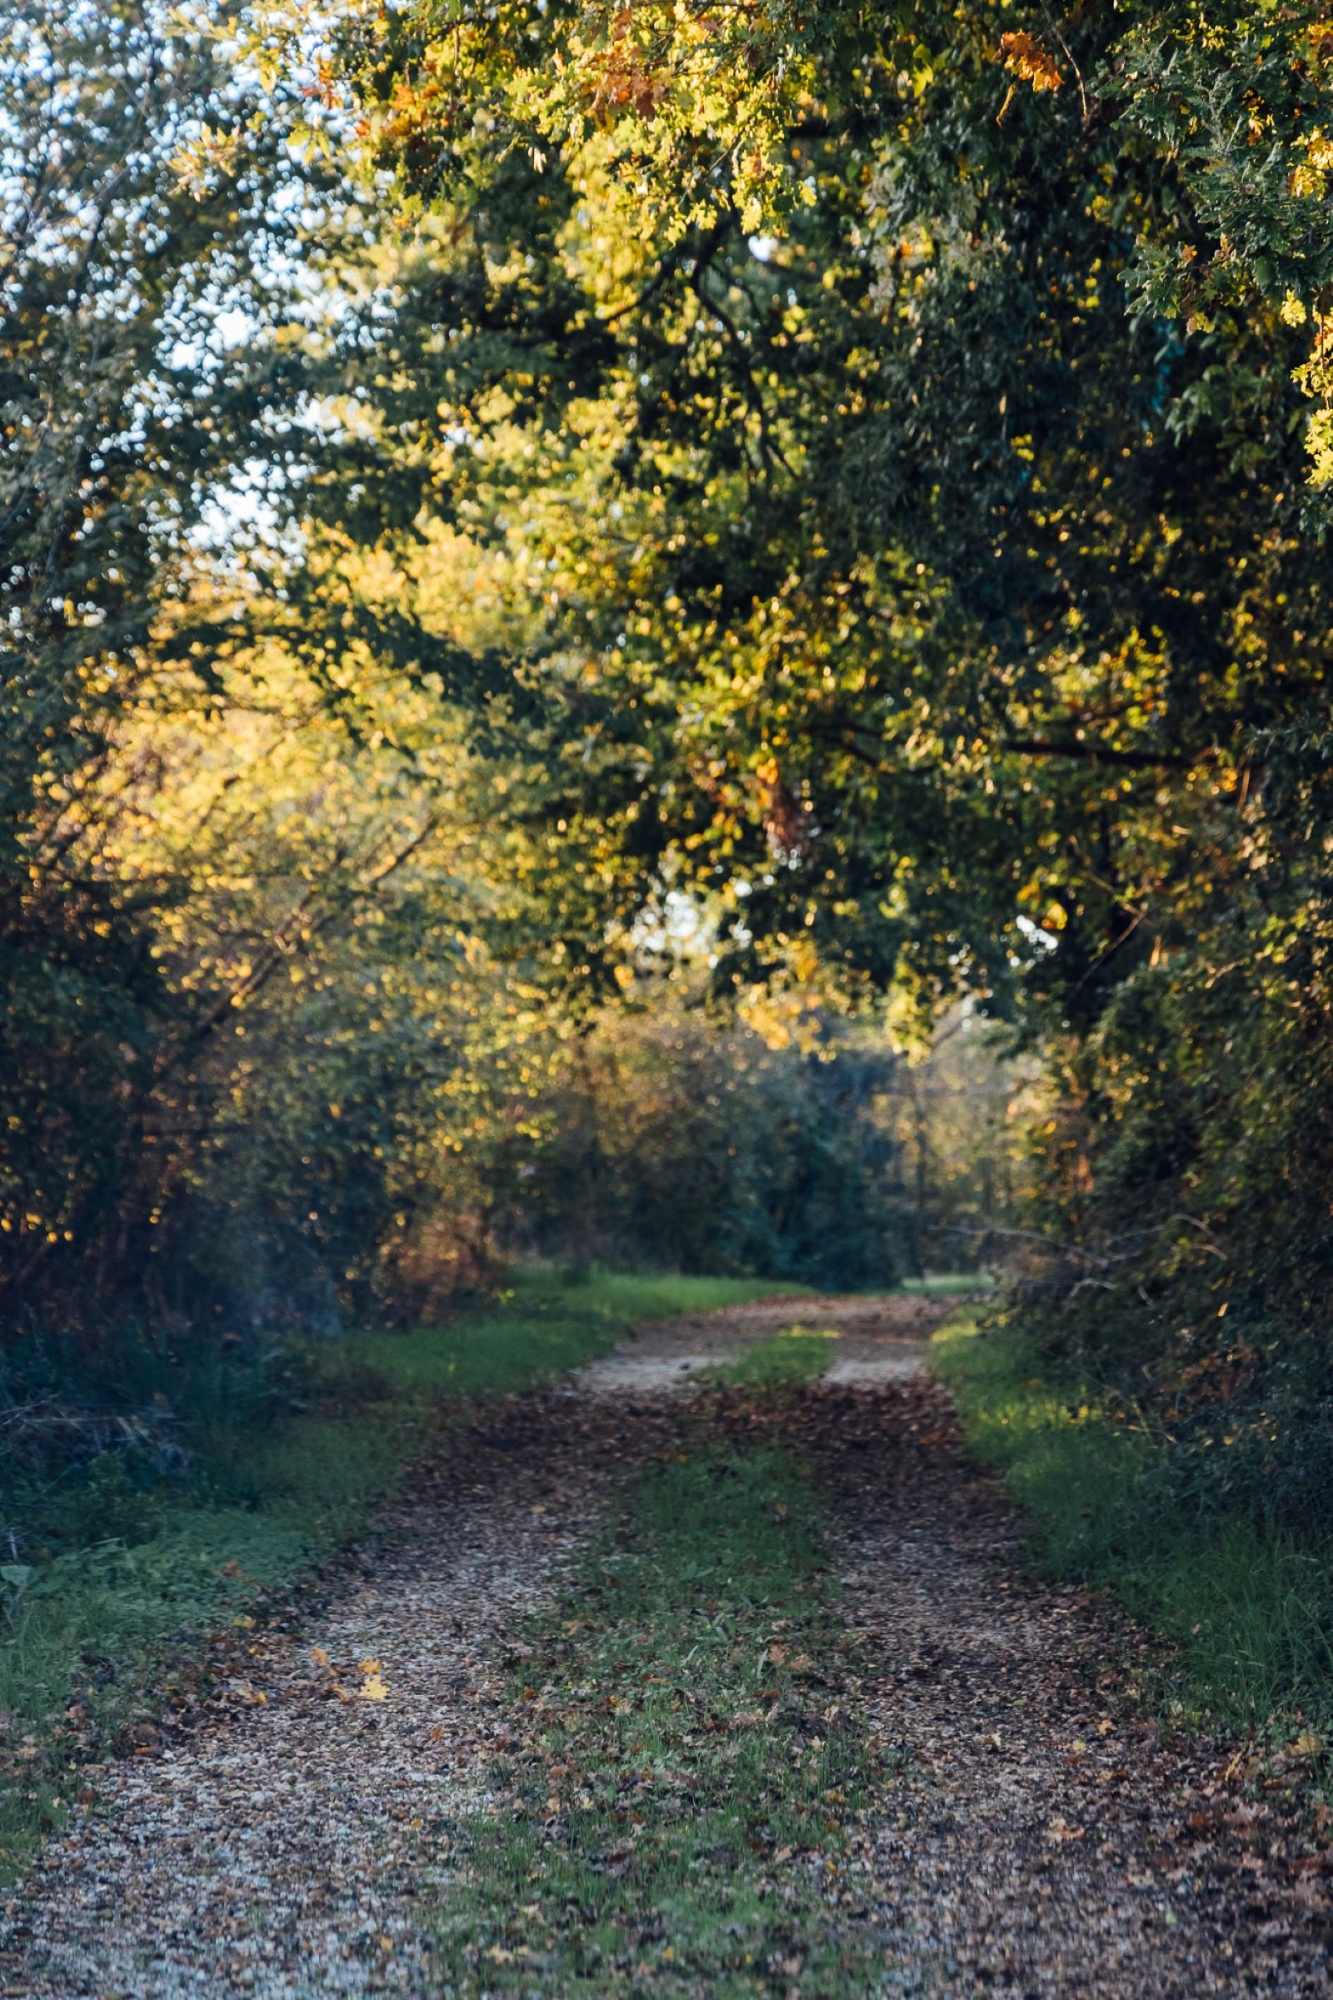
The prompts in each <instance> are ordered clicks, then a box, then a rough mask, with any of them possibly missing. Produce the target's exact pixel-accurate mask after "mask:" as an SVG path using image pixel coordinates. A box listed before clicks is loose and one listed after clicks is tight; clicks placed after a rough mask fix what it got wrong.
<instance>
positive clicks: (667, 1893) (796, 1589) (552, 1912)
mask: <svg viewBox="0 0 1333 2000" xmlns="http://www.w3.org/2000/svg"><path fill="white" fill-rule="evenodd" d="M527 1636H528V1639H529V1641H530V1643H531V1647H532V1651H531V1654H530V1655H529V1656H528V1657H527V1658H526V1659H525V1661H524V1663H523V1667H522V1678H521V1679H520V1680H517V1681H516V1682H515V1684H514V1687H513V1689H512V1718H513V1720H512V1728H511V1740H512V1741H513V1754H511V1755H508V1756H506V1757H504V1758H503V1759H501V1760H500V1761H499V1762H498V1763H497V1764H496V1766H495V1768H494V1770H493V1771H492V1773H491V1788H492V1789H491V1800H492V1803H491V1806H490V1809H489V1812H488V1813H487V1814H484V1815H482V1814H476V1815H472V1816H470V1817H468V1818H466V1819H463V1820H460V1821H459V1822H457V1823H456V1824H455V1826H454V1828H453V1843H454V1848H453V1851H454V1856H455V1861H456V1865H457V1870H458V1873H457V1880H456V1886H455V1890H454V1893H453V1894H452V1895H451V1898H450V1902H449V1907H448V1909H447V1910H446V1911H445V1912H444V1914H443V1915H442V1917H441V1923H440V1954H439V1967H440V1974H441V1977H442V1981H443V1984H444V1987H445V1990H446V1991H449V1992H452V1993H454V1994H456V1995H458V1996H469V2000H479V1996H481V1995H493V1996H499V1995H506V1994H515V1995H517V1994H521V1995H523V1996H524V2000H534V1996H547V1995H549V1996H551V2000H577V1996H580V1995H587V1996H589V2000H592V1996H596V2000H615V1996H617V1995H622V1994H625V1995H627V1994H630V1993H637V1992H640V1991H642V1990H643V1989H644V1987H645V1986H647V1985H649V1984H651V1989H652V1991H653V1992H654V1993H657V1994H660V1995H664V1996H684V1995H687V1994H688V1995H697V1994H700V1993H707V1994H709V1995H710V1996H716V2000H738V1996H740V1995H747V1996H752V1995H754V1994H757V1993H758V1994H772V1995H783V1996H787V1997H788V2000H797V1996H805V1995H810V1996H814V1995H824V1996H830V1995H834V1994H838V1995H844V1994H845V1995H849V1996H850V1995H853V1994H862V1993H867V1992H870V1991H871V1990H874V1989H875V1987H876V1985H877V1977H878V1971H879V1969H880V1968H882V1962H883V1943H882V1941H880V1942H878V1945H877V1933H876V1932H875V1930H874V1928H873V1926H871V1925H869V1924H867V1922H866V1921H865V1918H866V1912H865V1911H864V1910H861V1911H859V1912H856V1913H855V1914H853V1913H851V1912H849V1911H848V1910H847V1909H846V1908H845V1907H843V1905H842V1903H841V1901H840V1895H839V1892H840V1890H841V1889H842V1888H843V1882H842V1880H841V1879H840V1869H841V1867H842V1862H843V1857H844V1853H845V1850H846V1845H847V1835H846V1827H847V1823H848V1822H849V1820H850V1819H851V1818H852V1816H853V1815H854V1814H855V1813H856V1812H857V1811H858V1809H859V1808H860V1805H861V1802H862V1799H863V1797H864V1796H865V1794H866V1792H867V1788H868V1786H869V1784H870V1781H871V1777H872V1771H871V1766H870V1764H869V1761H868V1757H867V1754H866V1750H865V1748H864V1746H863V1744H862V1741H861V1739H860V1737H859V1735H858V1734H857V1733H856V1732H855V1731H854V1730H853V1729H852V1728H851V1727H850V1726H849V1725H848V1724H847V1722H846V1720H845V1719H844V1718H843V1717H842V1715H841V1713H840V1711H839V1709H838V1706H837V1704H836V1701H835V1702H833V1703H832V1704H830V1699H829V1688H830V1686H831V1685H834V1684H835V1683H836V1680H837V1679H838V1678H839V1677H840V1675H841V1671H842V1668H843V1665H844V1664H845V1663H844V1662H843V1661H842V1659H841V1657H840V1656H841V1653H842V1650H843V1648H844V1647H845V1646H846V1643H847V1641H846V1638H845V1635H844V1634H843V1631H842V1628H841V1626H840V1623H839V1620H838V1616H837V1607H836V1601H835V1598H834V1595H833V1593H832V1590H831V1586H830V1583H829V1580H828V1577H827V1570H826V1560H825V1555H824V1549H823V1520H822V1512H821V1505H820V1500H819V1497H818V1495H817V1493H816V1492H815V1491H814V1490H813V1489H812V1484H811V1481H810V1479H809V1478H808V1477H807V1476H806V1474H805V1472H804V1469H803V1468H802V1466H801V1464H800V1463H799V1461H797V1460H796V1459H795V1458H793V1457H792V1456H791V1455H790V1454H789V1453H788V1452H787V1451H785V1450H784V1449H782V1448H781V1447H780V1446H773V1445H764V1446H759V1447H755V1448H753V1449H737V1448H736V1447H735V1446H733V1445H729V1444H727V1443H725V1442H718V1441H717V1440H716V1439H710V1438H709V1437H708V1436H707V1434H706V1432H705V1430H704V1428H703V1422H702V1420H700V1427H699V1432H698V1434H697V1435H696V1436H694V1437H691V1436H689V1435H688V1433H687V1435H686V1436H685V1438H684V1440H683V1442H682V1446H681V1449H680V1450H679V1451H678V1452H676V1453H674V1454H672V1455H670V1457H669V1458H668V1460H667V1462H666V1463H664V1464H661V1465H659V1466H657V1467H655V1468H654V1469H652V1470H650V1471H649V1472H647V1473H646V1474H645V1475H644V1476H643V1477H642V1478H641V1479H640V1480H639V1481H638V1482H637V1484H636V1485H635V1486H634V1487H633V1488H632V1489H631V1490H630V1491H629V1492H628V1494H627V1495H626V1496H625V1498H624V1500H623V1502H622V1505H621V1508H620V1510H619V1511H618V1513H617V1514H616V1515H615V1516H613V1518H612V1519H611V1520H610V1521H609V1523H608V1525H607V1527H606V1530H605V1532H604V1534H603V1535H602V1537H601V1539H600V1540H599V1541H598V1542H597V1543H596V1544H595V1545H594V1546H593V1547H591V1548H590V1549H589V1551H588V1552H587V1554H586V1555H585V1557H584V1559H583V1562H582V1566H581V1569H580V1572H579V1573H578V1575H577V1576H576V1577H575V1578H574V1579H573V1580H572V1582H571V1586H570V1588H569V1589H568V1591H567V1593H566V1595H565V1597H564V1600H563V1601H562V1602H561V1603H560V1604H559V1605H557V1606H556V1607H555V1608H553V1609H552V1610H550V1611H549V1612H547V1613H544V1614H542V1615H541V1616H539V1617H538V1618H536V1619H534V1620H533V1621H532V1623H531V1625H530V1627H529V1631H528V1635H527Z"/></svg>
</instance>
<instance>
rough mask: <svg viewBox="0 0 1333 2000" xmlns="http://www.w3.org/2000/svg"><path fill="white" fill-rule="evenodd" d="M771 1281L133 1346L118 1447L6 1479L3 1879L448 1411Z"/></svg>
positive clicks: (1, 1552) (18, 1468)
mask: <svg viewBox="0 0 1333 2000" xmlns="http://www.w3.org/2000/svg"><path fill="white" fill-rule="evenodd" d="M768 1289H770V1288H769V1287H766V1286H765V1285H763V1284H762V1283H759V1282H750V1281H745V1280H729V1279H690V1278H637V1277H633V1276H626V1275H623V1274H615V1273H605V1274H602V1273H593V1274H591V1275H589V1276H587V1277H585V1278H582V1279H581V1280H579V1281H578V1282H577V1283H572V1284H562V1283H561V1282H560V1281H559V1279H558V1278H556V1277H554V1276H552V1275H550V1274H542V1273H520V1274H519V1275H518V1277H517V1278H516V1279H515V1281H514V1282H513V1285H512V1288H511V1290H510V1291H509V1292H508V1293H506V1294H505V1295H504V1296H503V1297H502V1299H501V1300H500V1301H499V1302H498V1303H496V1304H493V1305H491V1306H488V1307H485V1308H481V1309H478V1310H475V1311H473V1312H471V1313H467V1314H464V1315H461V1316H460V1317H459V1318H457V1319H456V1320H454V1321H453V1322H451V1323H449V1324H447V1325H444V1326H438V1327H430V1328H422V1329H420V1330H418V1331H415V1332H411V1333H389V1332H386V1333H379V1334H365V1335H356V1336H351V1337H347V1338H344V1339H338V1340H323V1341H319V1342H314V1343H307V1344H305V1345H301V1346H297V1345H287V1346H285V1347H282V1348H277V1347H274V1348H272V1349H271V1350H270V1351H269V1352H268V1353H267V1354H260V1355H259V1356H255V1355H250V1354H243V1355H242V1356H240V1358H238V1359H237V1360H236V1361H235V1362H233V1363H226V1362H225V1361H222V1360H216V1359H215V1360H213V1361H212V1362H210V1363H209V1364H208V1365H207V1366H205V1365H204V1364H202V1363H200V1362H198V1361H191V1360H190V1359H189V1357H186V1358H184V1359H183V1360H182V1361H180V1362H173V1361H172V1359H171V1357H170V1356H169V1355H164V1354H162V1353H160V1352H158V1351H157V1350H156V1349H154V1348H152V1347H151V1346H150V1345H148V1344H146V1343H145V1344H144V1345H143V1346H142V1347H140V1348H139V1349H136V1350H128V1349H127V1350H125V1351H124V1353H123V1355H122V1362H123V1366H122V1371H121V1379H122V1382H123V1389H122V1402H121V1407H120V1410H119V1412H116V1411H115V1409H114V1405H110V1403H109V1392H108V1394H106V1395H104V1396H103V1397H102V1402H101V1404H100V1405H99V1407H98V1409H97V1410H95V1411H93V1412H90V1413H89V1415H88V1418H87V1426H88V1429H89V1431H90V1433H91V1435H92V1437H93V1440H94V1442H95V1443H96V1444H97V1445H98V1446H99V1447H100V1448H98V1449H95V1450H93V1451H92V1452H91V1454H90V1453H89V1452H87V1451H85V1452H84V1453H83V1455H82V1456H80V1455H79V1453H78V1452H77V1451H76V1450H73V1449H71V1448H70V1447H69V1445H68V1443H66V1444H65V1445H64V1446H63V1447H62V1446H61V1445H60V1443H59V1441H57V1444H56V1445H55V1446H54V1447H50V1446H42V1445H41V1439H40V1437H39V1439H38V1445H39V1447H40V1448H34V1449H33V1450H31V1451H30V1452H29V1453H28V1455H27V1457H26V1459H11V1462H10V1463H9V1464H8V1465H6V1466H5V1467H4V1468H3V1469H2V1470H0V1506H2V1507H3V1514H2V1515H0V1881H3V1880H6V1879H10V1878H12V1876H13V1875H14V1874H15V1873H16V1872H17V1871H18V1870H19V1869H21V1867H22V1865H23V1864H24V1862H25V1861H26V1859H27V1857H28V1856H29V1854H30V1853H31V1851H32V1847H33V1843H34V1841H35V1839H36V1838H37V1837H38V1836H39V1834H40V1833H41V1832H42V1831H43V1830H44V1829H46V1828H49V1827H50V1826H52V1825H54V1824H56V1823H58V1821H59V1819H60V1817H61V1815H62V1812H63V1810H64V1808H65V1806H66V1805H67V1804H68V1802H69V1799H70V1797H71V1794H72V1793H74V1792H77V1789H78V1786H79V1784H80V1782H81V1780H80V1775H79V1774H80V1771H81V1769H83V1768H84V1767H85V1766H86V1764H87V1762H88V1761H89V1760H90V1759H94V1760H95V1759H96V1758H98V1757H101V1756H103V1755H105V1754H106V1753H107V1752H108V1751H109V1750H114V1749H116V1748H117V1747H125V1739H126V1733H127V1731H129V1730H130V1729H131V1727H132V1726H133V1724H134V1722H135V1720H136V1718H137V1717H139V1716H140V1715H142V1713H143V1711H144V1708H145V1686H146V1683H148V1682H149V1681H151V1680H153V1679H155V1678H156V1677H158V1675H159V1673H160V1669H161V1663H162V1660H163V1658H164V1657H165V1655H166V1654H168V1653H170V1652H172V1651H173V1650H175V1649H179V1648H180V1647H181V1646H182V1645H188V1642H189V1640H190V1637H191V1635H192V1634H196V1633H198V1632H200V1631H202V1630H205V1629H206V1628H208V1627H209V1626H216V1625H218V1624H225V1623H227V1622H228V1621H229V1620H231V1619H234V1618H236V1617H238V1616H244V1615H245V1607H246V1605H247V1603H249V1602H251V1601H252V1600H253V1599H254V1597H255V1596H256V1594H258V1593H260V1592H272V1591H277V1590H281V1589H283V1588H285V1587H287V1586H288V1585H290V1584H291V1583H292V1582H293V1581H294V1580H295V1579H297V1578H298V1577H300V1576H301V1575H302V1574H303V1573H308V1572H310V1571H311V1570H312V1569H314V1568H315V1567H316V1566H318V1565H319V1564H320V1563H321V1562H323V1561H325V1560H327V1558H328V1557H329V1556H330V1555H331V1554H333V1553H334V1551H336V1549H337V1548H338V1547H339V1546H340V1545H341V1544H343V1543H345V1542H346V1541H347V1540H348V1539H349V1538H350V1537H351V1536H352V1535H354V1534H355V1532H356V1531H357V1529H358V1528H359V1526H360V1525H361V1524H362V1523H363V1522H364V1520H365V1519H366V1517H367V1514H368V1513H369V1511H370V1510H371V1509H372V1508H373V1507H375V1506H376V1505H378V1504H379V1503H380V1502H381V1501H383V1500H384V1499H385V1498H386V1497H387V1496H388V1494H389V1493H390V1492H391V1491H392V1489H393V1486H394V1483H395V1481H396V1480H397V1479H398V1478H399V1477H400V1476H401V1475H402V1473H403V1471H404V1469H405V1468H406V1467H407V1466H408V1465H410V1464H411V1462H412V1460H413V1459H414V1458H415V1457H417V1456H419V1454H420V1453H421V1451H422V1450H423V1449H424V1448H425V1447H426V1444H427V1442H428V1438H429V1434H430V1428H431V1421H432V1413H433V1412H434V1410H435V1409H436V1407H437V1406H438V1405H439V1403H440V1402H441V1401H443V1400H446V1399H452V1398H462V1397H468V1396H478V1395H503V1394H508V1393H511V1392H513V1391H516V1390H521V1389H525V1388H528V1387H531V1386H532V1385H533V1384H535V1383H537V1382H539V1381H542V1380H545V1379H548V1378H550V1377H553V1376H555V1375H558V1374H560V1373H563V1372H565V1371H567V1370H569V1369H571V1368H574V1367H577V1366H578V1365H579V1364H580V1363H582V1362H585V1361H588V1360H590V1359H592V1358H594V1357H595V1356H596V1355H597V1354H599V1353H602V1352H604V1351H605V1350H606V1349H607V1348H608V1347H609V1346H611V1345H612V1344H613V1342H614V1341H615V1340H616V1339H617V1338H618V1337H619V1336H620V1334H621V1333H623V1331H624V1329H625V1326H626V1324H627V1323H628V1322H630V1321H631V1320H635V1319H648V1318H652V1317H655V1316H666V1315H670V1314H673V1313H679V1312H686V1311H700V1310H706V1309H708V1308H710V1307H713V1306H717V1305H724V1304H729V1303H733V1302H736V1301H739V1300H744V1299H749V1298H753V1297H756V1296H758V1295H761V1294H762V1293H764V1292H765V1291H766V1290H768ZM57 1386H58V1383H57ZM10 1404H11V1409H13V1408H14V1407H15V1406H16V1405H17V1406H18V1409H19V1412H20V1414H21V1410H22V1405H21V1404H20V1403H19V1401H18V1398H17V1396H16V1395H14V1394H11V1397H10ZM108 1407H110V1408H111V1410H112V1417H113V1418H114V1420H112V1417H108V1416H107V1409H108ZM39 1413H40V1412H39ZM76 1414H77V1413H76ZM65 1421H66V1420H65V1419H64V1418H63V1417H62V1418H61V1422H62V1423H65ZM68 1429H69V1426H68V1424H67V1423H66V1428H65V1431H63V1432H61V1433H60V1434H59V1435H60V1436H67V1434H68ZM75 1435H76V1436H77V1435H78V1428H77V1425H76V1426H75ZM164 1649H165V1650H164Z"/></svg>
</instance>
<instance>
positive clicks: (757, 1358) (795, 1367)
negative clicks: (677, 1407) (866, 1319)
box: [699, 1326, 838, 1389]
mask: <svg viewBox="0 0 1333 2000" xmlns="http://www.w3.org/2000/svg"><path fill="white" fill-rule="evenodd" d="M837 1338H838V1336H837V1334H836V1333H835V1332H834V1331H833V1330H832V1329H831V1328H829V1329H826V1330H823V1331H821V1330H819V1329H816V1328H814V1327H809V1326H788V1327H784V1328H783V1330H782V1332H781V1333H778V1334H774V1335H773V1336H772V1337H771V1338H770V1339H768V1340H757V1341H756V1342H755V1343H754V1345H753V1347H750V1348H748V1349H747V1350H746V1352H745V1353H744V1354H742V1355H741V1356H740V1357H739V1359H738V1360H736V1361H724V1362H719V1363H718V1365H717V1366H716V1367H714V1368H705V1369H701V1370H700V1371H699V1379H700V1380H702V1381H711V1382H717V1383H724V1384H726V1383H729V1384H733V1385H735V1386H736V1387H738V1388H755V1389H758V1388H769V1389H773V1388H781V1387H791V1388H796V1387H800V1386H801V1385H802V1384H804V1383H808V1382H817V1381H818V1380H819V1378H820V1376H821V1375H822V1374H823V1373H824V1370H825V1369H826V1368H827V1367H828V1365H829V1363H830V1361H832V1359H833V1358H834V1357H833V1354H832V1351H831V1349H830V1347H829V1342H830V1341H833V1340H836V1339H837Z"/></svg>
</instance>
